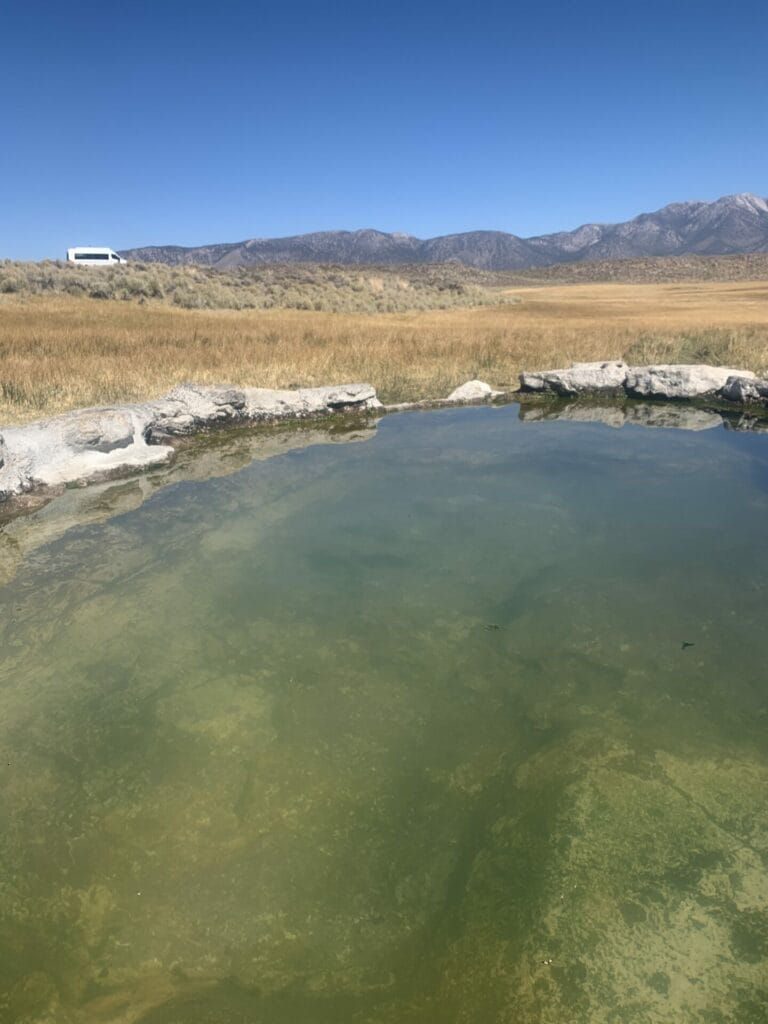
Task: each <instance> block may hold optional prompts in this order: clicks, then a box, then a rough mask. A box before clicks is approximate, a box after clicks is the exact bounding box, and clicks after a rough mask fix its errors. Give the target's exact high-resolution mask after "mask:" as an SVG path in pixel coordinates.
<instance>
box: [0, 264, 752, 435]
mask: <svg viewBox="0 0 768 1024" xmlns="http://www.w3.org/2000/svg"><path fill="white" fill-rule="evenodd" d="M484 292H485V294H484V296H483V301H484V302H485V303H486V304H485V305H458V306H451V307H450V308H444V309H440V308H437V309H415V310H408V311H405V312H352V313H350V312H326V311H323V310H302V309H279V308H270V309H181V308H176V307H174V306H170V305H167V304H164V303H163V302H162V301H160V300H152V299H150V300H146V299H145V300H144V301H141V302H140V301H135V300H134V301H125V300H123V301H116V300H110V299H101V300H98V301H97V300H95V299H93V298H87V297H78V296H77V295H69V294H52V295H47V294H24V293H22V294H17V293H14V292H10V293H7V294H2V295H0V423H4V424H11V423H14V422H22V421H28V420H30V419H33V418H37V417H40V416H44V415H48V414H51V413H55V412H60V411H63V410H65V409H71V408H76V407H82V406H89V405H95V404H103V403H111V402H120V401H125V400H131V399H138V398H145V397H152V396H157V395H160V394H162V393H163V392H164V391H166V390H167V389H168V388H170V387H171V386H172V385H174V384H176V383H178V382H181V381H187V380H189V381H196V382H200V383H213V382H232V383H236V384H240V385H258V386H264V387H295V386H312V385H318V384H330V383H339V382H342V381H352V380H365V381H370V382H371V383H372V384H374V385H375V386H376V388H377V389H378V391H379V394H380V396H381V398H382V399H383V400H384V401H390V402H391V401H403V400H409V399H416V398H428V397H439V396H443V395H445V394H447V393H448V391H449V390H450V389H451V388H453V387H455V386H456V385H457V384H459V383H461V382H463V381H465V380H468V379H470V378H473V377H479V378H480V379H482V380H486V381H488V382H489V383H491V384H493V385H495V386H498V387H499V388H503V389H510V388H513V387H515V386H516V384H517V376H518V374H519V372H520V371H521V370H524V369H530V370H532V369H543V368H547V367H555V366H563V365H568V364H569V363H570V362H571V361H574V360H596V359H619V358H623V359H625V360H627V361H628V362H631V363H650V362H709V363H719V364H723V365H729V366H735V367H743V368H747V369H752V370H755V371H758V372H761V371H763V372H764V371H767V370H768V280H760V281H742V280H738V281H720V282H717V281H715V282H713V281H686V282H684V283H677V284H658V283H650V284H649V283H631V284H628V283H593V282H587V283H576V284H549V285H547V284H545V285H543V286H542V285H537V286H528V287H524V286H518V287H515V288H514V289H511V290H510V288H509V287H502V286H500V285H499V284H496V285H495V287H493V288H492V289H491V288H489V287H487V286H486V287H485V289H484ZM510 299H514V300H517V301H510Z"/></svg>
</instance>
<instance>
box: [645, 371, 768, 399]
mask: <svg viewBox="0 0 768 1024" xmlns="http://www.w3.org/2000/svg"><path fill="white" fill-rule="evenodd" d="M733 376H738V377H746V378H753V377H754V376H755V375H754V374H753V373H750V372H749V371H748V370H732V369H727V368H726V367H723V366H707V365H706V364H703V363H702V364H693V365H683V364H680V365H674V364H659V365H657V366H633V367H631V368H630V370H629V372H628V373H627V383H626V387H627V392H628V394H630V395H634V396H636V397H638V398H701V397H703V396H705V395H714V394H716V393H717V392H718V391H719V390H720V389H721V388H722V387H724V386H725V384H726V382H727V381H728V378H729V377H733Z"/></svg>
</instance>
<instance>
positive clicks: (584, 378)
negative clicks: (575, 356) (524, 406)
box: [520, 362, 629, 398]
mask: <svg viewBox="0 0 768 1024" xmlns="http://www.w3.org/2000/svg"><path fill="white" fill-rule="evenodd" d="M628 369H629V367H628V366H627V364H626V363H621V362H603V363H574V364H573V365H572V366H571V367H570V369H567V370H542V371H541V372H539V373H521V374H520V390H521V391H539V392H542V393H545V394H546V393H549V394H555V395H560V396H562V397H564V398H570V397H572V396H574V395H580V394H612V395H620V394H623V392H624V382H625V380H626V376H627V371H628Z"/></svg>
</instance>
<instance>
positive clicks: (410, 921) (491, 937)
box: [0, 406, 768, 1024]
mask: <svg viewBox="0 0 768 1024" xmlns="http://www.w3.org/2000/svg"><path fill="white" fill-rule="evenodd" d="M286 437H288V438H289V441H288V442H286V444H285V445H284V447H283V448H282V449H281V448H280V446H279V444H278V447H277V448H276V449H275V448H274V445H275V442H274V440H272V441H268V442H266V444H267V445H268V446H269V445H272V448H270V449H269V450H268V451H267V452H266V454H271V453H272V452H273V451H274V450H277V451H282V454H279V455H278V456H277V457H275V458H271V459H264V458H257V459H256V461H251V460H252V459H253V458H254V455H255V454H258V452H257V442H256V441H254V440H253V438H246V437H245V436H240V437H237V436H235V437H231V438H222V439H220V440H217V441H215V442H214V444H213V445H212V446H210V447H209V448H208V449H206V450H205V451H204V452H203V453H202V454H199V455H196V454H195V453H187V454H185V455H184V456H183V458H182V460H181V464H180V465H181V469H179V468H177V470H175V471H174V472H175V473H176V474H177V475H176V476H175V477H174V475H173V474H171V475H169V476H167V477H165V478H164V477H162V475H158V476H156V477H155V478H151V477H150V478H147V479H145V480H142V481H127V482H122V483H120V484H115V485H110V486H108V487H102V488H100V489H94V490H92V491H91V490H89V491H85V492H70V493H69V494H68V495H67V496H65V497H64V498H62V499H61V504H59V505H58V506H57V505H56V502H54V503H53V504H52V506H50V508H49V510H46V511H45V513H43V514H40V516H39V517H38V519H39V521H38V522H35V521H33V520H30V521H28V522H27V523H20V521H18V520H17V521H15V522H14V523H11V524H8V525H7V526H6V527H5V530H4V532H3V533H2V534H0V551H5V553H6V555H9V553H10V554H11V555H13V556H14V558H15V561H14V562H13V571H12V572H11V571H7V572H6V583H5V585H4V587H3V588H2V589H0V755H1V756H0V816H1V817H0V821H1V822H2V829H1V830H0V924H1V927H0V1021H3V1022H5V1021H8V1022H14V1024H17V1022H23V1024H32V1022H34V1024H43V1022H45V1024H51V1022H55V1024H85V1022H110V1024H260V1022H264V1024H347V1022H349V1024H352V1022H354V1024H363V1022H370V1024H373V1022H376V1024H379V1022H380V1024H470V1022H472V1024H474V1022H478V1024H481V1022H482V1024H609V1022H610V1024H668V1022H671V1021H675V1022H676V1024H678V1022H681V1024H687V1022H694V1021H695V1022H701V1024H726V1022H727V1024H731V1022H733V1024H764V1022H765V1021H766V1020H768V829H767V828H766V826H767V825H768V803H767V801H766V797H767V795H768V680H767V679H766V654H765V652H766V644H765V637H766V626H767V625H768V621H767V620H768V574H767V573H766V568H767V567H768V436H762V437H760V436H756V435H755V436H753V435H749V434H738V433H735V432H727V431H725V430H722V429H717V430H708V431H704V432H701V433H694V432H687V431H679V430H677V431H675V430H650V429H643V428H640V427H625V428H624V429H623V430H620V431H617V430H611V429H609V428H607V427H604V426H600V425H589V424H578V423H562V422H551V423H549V422H541V423H528V422H520V421H519V420H518V416H517V408H516V407H515V406H507V407H504V408H499V409H484V408H472V409H464V410H451V411H440V412H429V413H414V414H405V415H400V416H396V417H395V416H392V417H388V418H385V419H384V420H382V421H381V422H380V424H379V425H378V428H377V429H375V430H374V429H370V430H368V431H365V430H363V431H361V432H359V434H358V435H356V437H355V439H356V440H358V441H359V443H355V444H344V443H331V442H332V441H333V440H336V441H337V442H338V441H342V442H343V441H344V440H345V436H344V435H343V434H342V435H339V436H336V437H335V439H334V438H332V437H328V436H325V435H318V433H317V431H315V432H310V433H307V434H306V435H304V434H302V433H301V432H295V433H294V434H293V435H286ZM309 440H311V441H312V446H311V447H302V445H303V444H304V443H305V441H306V442H308V441H309ZM255 445H256V447H254V446H255ZM195 458H198V459H199V460H200V461H199V462H197V463H195ZM195 466H197V475H198V477H199V478H198V479H184V475H185V473H186V475H187V476H194V475H195V468H194V467H195ZM201 467H204V469H203V468H201ZM223 474H228V475H223ZM206 477H207V478H206ZM153 479H154V483H153ZM161 484H163V485H164V486H160V485H161ZM67 501H70V502H74V501H76V502H79V505H78V506H77V516H75V515H74V514H73V516H72V517H71V518H70V520H67V522H66V527H67V528H66V529H65V527H64V526H62V525H61V524H59V525H58V526H56V522H55V516H56V515H58V514H60V510H61V509H62V508H65V507H66V502H67ZM57 508H58V510H59V511H57ZM46 516H47V517H48V518H47V519H46ZM78 516H79V517H80V520H81V521H82V523H83V525H73V523H74V522H76V521H77V519H78ZM52 523H53V524H54V525H51V524H52ZM35 529H36V530H37V531H38V533H37V534H35V533H34V530H35ZM24 531H27V532H26V533H25V532H24ZM35 537H37V540H35ZM33 541H34V542H33ZM6 564H10V563H8V562H7V560H6ZM683 644H687V645H691V646H685V647H683Z"/></svg>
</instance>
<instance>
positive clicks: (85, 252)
mask: <svg viewBox="0 0 768 1024" xmlns="http://www.w3.org/2000/svg"><path fill="white" fill-rule="evenodd" d="M127 262H128V260H124V259H123V257H122V256H118V255H117V253H116V252H115V250H114V249H104V248H102V247H100V246H98V245H76V246H75V247H74V248H73V249H67V263H82V265H83V266H85V267H104V266H110V265H111V266H113V267H114V265H115V264H116V263H127Z"/></svg>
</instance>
